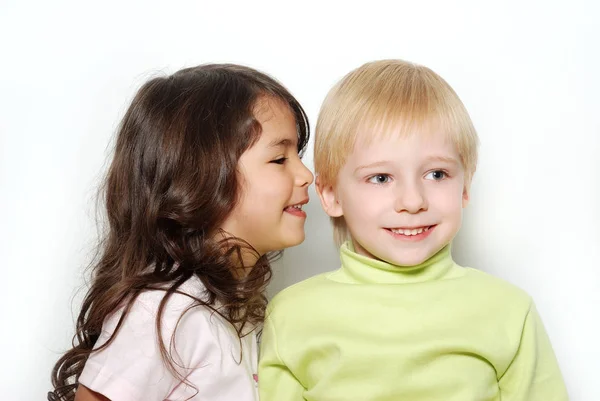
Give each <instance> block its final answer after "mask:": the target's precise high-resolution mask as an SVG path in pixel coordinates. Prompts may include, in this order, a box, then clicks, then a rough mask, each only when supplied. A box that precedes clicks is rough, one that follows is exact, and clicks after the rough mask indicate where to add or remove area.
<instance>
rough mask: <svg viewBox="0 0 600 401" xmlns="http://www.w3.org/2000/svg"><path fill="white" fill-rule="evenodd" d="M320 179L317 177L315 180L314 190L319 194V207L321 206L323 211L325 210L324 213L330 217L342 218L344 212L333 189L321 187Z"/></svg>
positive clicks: (329, 186) (331, 187)
mask: <svg viewBox="0 0 600 401" xmlns="http://www.w3.org/2000/svg"><path fill="white" fill-rule="evenodd" d="M320 178H321V177H319V176H317V179H316V180H315V188H316V189H317V193H318V194H319V199H320V200H321V206H323V210H325V213H327V214H328V215H329V216H330V217H340V216H343V215H344V211H343V209H342V205H341V204H340V202H339V199H338V196H337V193H336V191H335V188H334V187H333V186H332V185H323V182H322V181H321V179H320Z"/></svg>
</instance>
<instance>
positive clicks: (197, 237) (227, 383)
mask: <svg viewBox="0 0 600 401" xmlns="http://www.w3.org/2000/svg"><path fill="white" fill-rule="evenodd" d="M308 138H309V126H308V121H307V117H306V114H305V113H304V110H303V109H302V107H301V106H300V104H299V103H298V102H297V101H296V99H294V97H293V96H292V95H291V94H290V93H289V92H288V91H287V90H286V89H285V88H284V87H283V86H281V85H280V84H279V83H277V82H276V81H274V80H273V79H272V78H270V77H268V76H266V75H265V74H262V73H260V72H258V71H255V70H252V69H250V68H246V67H242V66H237V65H203V66H199V67H195V68H188V69H184V70H181V71H179V72H177V73H175V74H173V75H171V76H169V77H161V78H155V79H152V80H151V81H149V82H147V83H146V84H145V85H144V86H143V87H142V88H141V89H140V90H139V92H138V93H137V95H136V96H135V98H134V99H133V102H132V104H131V106H130V107H129V109H128V111H127V112H126V114H125V116H124V118H123V121H122V123H121V126H120V129H119V132H118V137H117V143H116V149H115V154H114V158H113V160H112V164H111V166H110V169H109V171H108V176H107V179H106V182H105V185H104V192H105V197H104V199H105V202H106V211H107V216H108V232H107V236H106V238H105V239H104V241H103V242H102V247H101V250H100V251H101V252H100V258H99V260H98V262H97V263H96V264H95V265H94V268H93V278H92V285H91V288H90V289H89V291H88V293H87V295H86V297H85V299H84V302H83V306H82V309H81V312H80V313H79V317H78V319H77V328H76V335H75V340H74V346H73V348H72V349H71V350H70V351H68V352H67V353H66V354H65V355H64V356H63V357H62V358H60V360H59V361H58V362H57V364H56V366H55V367H54V370H53V373H52V382H53V386H54V388H55V390H54V391H53V392H51V393H49V395H48V399H49V400H69V401H71V400H76V401H91V400H112V401H134V400H143V401H151V400H173V401H174V400H202V401H207V400H209V401H210V400H215V401H217V400H219V401H225V400H227V401H230V400H239V401H245V400H248V401H249V400H257V399H258V396H257V390H256V387H257V383H256V382H257V380H258V379H257V376H256V364H257V349H256V348H257V346H256V327H257V325H259V324H260V323H261V322H262V320H263V317H264V311H265V304H266V298H265V295H264V290H265V287H266V285H267V283H268V281H269V278H270V275H271V269H270V265H269V260H270V259H271V258H270V256H272V255H273V253H272V252H274V251H277V250H281V249H283V248H285V247H289V246H293V245H297V244H299V243H300V242H302V241H303V240H304V220H305V217H306V215H305V213H304V212H303V211H302V205H303V204H305V203H307V202H308V186H309V185H310V184H311V182H312V180H313V176H312V174H311V173H310V171H309V170H308V169H307V168H306V167H305V166H304V165H303V164H302V162H301V160H300V157H301V154H302V152H303V151H304V149H305V146H306V144H307V142H308Z"/></svg>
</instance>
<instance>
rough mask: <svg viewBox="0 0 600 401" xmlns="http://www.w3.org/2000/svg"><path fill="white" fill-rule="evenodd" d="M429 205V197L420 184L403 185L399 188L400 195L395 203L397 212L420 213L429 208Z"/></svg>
mask: <svg viewBox="0 0 600 401" xmlns="http://www.w3.org/2000/svg"><path fill="white" fill-rule="evenodd" d="M427 206H428V204H427V197H426V196H425V194H424V192H423V188H422V187H421V186H420V185H418V184H410V185H403V186H402V187H401V188H399V189H398V195H397V197H396V202H395V204H394V210H395V211H396V212H397V213H401V212H408V213H418V212H420V211H423V210H427Z"/></svg>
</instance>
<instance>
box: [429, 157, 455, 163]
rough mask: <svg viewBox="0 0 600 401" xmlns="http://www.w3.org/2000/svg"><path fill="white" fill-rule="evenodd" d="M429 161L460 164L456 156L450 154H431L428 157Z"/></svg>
mask: <svg viewBox="0 0 600 401" xmlns="http://www.w3.org/2000/svg"><path fill="white" fill-rule="evenodd" d="M427 161H428V162H443V163H449V164H460V162H459V161H458V160H456V158H454V157H451V156H450V157H449V156H430V157H428V158H427Z"/></svg>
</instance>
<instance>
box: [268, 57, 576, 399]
mask: <svg viewBox="0 0 600 401" xmlns="http://www.w3.org/2000/svg"><path fill="white" fill-rule="evenodd" d="M476 164H477V134H476V132H475V129H474V127H473V124H472V122H471V119H470V117H469V115H468V113H467V111H466V109H465V107H464V105H463V104H462V102H461V101H460V99H459V98H458V96H457V95H456V93H455V92H454V91H453V90H452V88H451V87H450V86H449V85H448V84H447V83H446V82H445V81H444V80H443V79H442V78H441V77H440V76H438V75H437V74H435V73H434V72H433V71H431V70H430V69H428V68H426V67H422V66H418V65H414V64H411V63H407V62H404V61H401V60H384V61H378V62H372V63H368V64H365V65H363V66H362V67H360V68H358V69H356V70H354V71H352V72H350V73H349V74H348V75H347V76H346V77H344V78H343V79H342V80H341V81H340V82H339V83H338V84H337V85H336V86H335V87H334V88H333V89H332V90H331V91H330V93H329V95H328V96H327V98H326V100H325V102H324V104H323V106H322V108H321V112H320V115H319V121H318V124H317V129H316V143H315V170H316V173H317V191H318V193H319V196H320V199H321V203H322V206H323V209H324V210H325V212H326V213H327V214H328V215H329V216H330V217H331V219H332V221H333V225H334V231H335V235H336V239H337V242H338V244H340V245H341V248H340V258H341V268H340V269H338V270H336V271H333V272H330V273H325V274H321V275H319V276H316V277H313V278H311V279H308V280H306V281H304V282H302V283H299V284H296V285H294V286H292V287H290V288H288V289H286V290H284V291H283V292H281V293H280V294H279V295H278V296H277V297H275V299H274V300H273V301H272V303H271V305H270V308H269V311H268V317H267V320H266V322H265V327H264V330H263V339H262V349H261V360H260V364H259V377H260V382H259V389H260V397H261V401H284V400H311V401H326V400H327V401H333V400H360V401H364V400H378V401H387V400H410V401H424V400H428V401H431V400H440V401H442V400H443V401H499V400H502V401H516V400H519V401H559V400H560V401H563V400H567V399H568V397H567V393H566V389H565V386H564V383H563V379H562V377H561V373H560V370H559V368H558V365H557V362H556V358H555V356H554V353H553V350H552V346H551V344H550V341H549V339H548V336H547V335H546V333H545V330H544V327H543V324H542V322H541V320H540V318H539V315H538V313H537V312H536V309H535V306H534V303H533V302H532V300H531V298H530V297H529V296H528V295H527V294H526V293H524V292H523V291H522V290H520V289H518V288H516V287H514V286H512V285H511V284H508V283H506V282H504V281H502V280H500V279H497V278H495V277H492V276H490V275H488V274H485V273H483V272H481V271H478V270H474V269H471V268H466V267H461V266H459V265H457V264H456V263H455V262H454V261H453V259H452V255H451V242H452V240H453V239H454V237H455V236H456V234H457V232H458V230H459V229H460V226H461V221H462V212H463V209H464V208H465V207H466V206H467V204H468V203H469V193H470V184H471V180H472V177H473V174H474V173H475V168H476Z"/></svg>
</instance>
